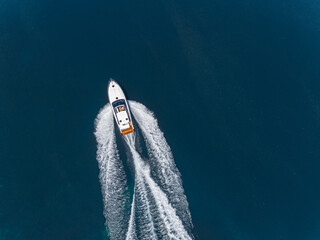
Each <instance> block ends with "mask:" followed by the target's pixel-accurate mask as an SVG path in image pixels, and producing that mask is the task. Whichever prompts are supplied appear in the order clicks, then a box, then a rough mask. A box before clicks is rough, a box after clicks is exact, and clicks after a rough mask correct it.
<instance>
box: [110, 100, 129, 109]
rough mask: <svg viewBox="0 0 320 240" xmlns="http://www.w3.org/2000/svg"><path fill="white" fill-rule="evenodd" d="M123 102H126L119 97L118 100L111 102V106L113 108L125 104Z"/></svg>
mask: <svg viewBox="0 0 320 240" xmlns="http://www.w3.org/2000/svg"><path fill="white" fill-rule="evenodd" d="M125 104H126V102H125V101H124V100H123V99H120V100H117V101H114V102H113V103H112V106H113V108H115V107H117V106H120V105H125Z"/></svg>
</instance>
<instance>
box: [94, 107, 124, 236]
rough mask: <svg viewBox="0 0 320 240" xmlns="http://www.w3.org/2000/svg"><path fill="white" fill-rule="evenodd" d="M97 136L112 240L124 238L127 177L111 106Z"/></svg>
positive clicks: (98, 125)
mask: <svg viewBox="0 0 320 240" xmlns="http://www.w3.org/2000/svg"><path fill="white" fill-rule="evenodd" d="M95 125H96V131H95V136H96V139H97V143H98V150H97V160H98V163H99V168H100V175H99V177H100V183H101V190H102V195H103V200H104V216H105V218H106V226H107V231H108V234H109V236H110V239H111V240H113V239H115V240H119V239H124V238H125V234H126V218H127V214H126V205H127V202H128V199H129V198H128V195H127V194H126V192H127V184H126V175H125V172H124V168H123V165H122V163H121V162H120V159H119V154H118V150H117V145H116V138H115V132H114V123H113V116H112V112H111V107H110V105H109V104H107V105H106V106H105V107H104V108H103V109H102V110H101V111H100V113H99V114H98V116H97V118H96V121H95Z"/></svg>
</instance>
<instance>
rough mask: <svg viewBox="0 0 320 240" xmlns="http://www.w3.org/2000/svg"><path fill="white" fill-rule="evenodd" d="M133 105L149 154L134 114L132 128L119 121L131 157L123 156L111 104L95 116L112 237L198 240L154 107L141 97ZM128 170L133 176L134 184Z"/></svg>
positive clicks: (101, 171) (102, 179)
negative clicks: (148, 106)
mask: <svg viewBox="0 0 320 240" xmlns="http://www.w3.org/2000/svg"><path fill="white" fill-rule="evenodd" d="M129 105H130V110H131V112H132V115H133V117H134V119H135V120H136V123H137V126H136V127H138V128H139V129H140V132H141V133H142V136H143V142H144V144H145V148H146V152H147V153H146V154H145V155H146V156H143V155H142V153H141V152H142V150H141V147H139V146H140V145H141V144H142V143H141V142H142V138H141V139H140V138H139V137H138V135H136V134H139V133H140V132H137V131H133V125H132V119H131V115H129V117H130V119H129V120H128V122H127V123H126V124H127V127H126V129H124V130H122V129H121V128H120V127H119V128H120V130H121V131H122V134H123V139H124V140H125V141H124V142H125V143H124V144H125V146H126V149H127V150H126V156H127V158H128V159H127V161H123V159H120V154H119V150H118V146H117V141H116V134H115V125H114V119H113V109H112V107H111V105H110V104H107V105H106V106H105V107H104V108H102V110H101V111H100V113H99V114H98V116H97V118H96V120H95V128H96V129H95V136H96V139H97V143H98V150H97V160H98V163H99V168H100V176H99V177H100V183H101V189H102V195H103V201H104V216H105V218H106V228H107V232H108V236H109V238H110V239H111V240H121V239H126V240H153V239H164V240H167V239H168V240H169V239H190V240H192V239H194V237H193V235H192V228H193V226H192V221H191V215H190V211H189V209H188V202H187V199H186V196H185V195H184V190H183V187H182V182H181V176H180V173H179V171H178V169H177V168H176V166H175V163H174V159H173V155H172V152H171V150H170V147H169V145H168V144H167V142H166V140H165V138H164V136H163V133H162V132H161V130H160V128H159V126H158V122H157V120H156V119H155V117H154V115H153V113H152V112H151V111H150V110H148V109H147V108H146V107H145V106H144V105H142V104H141V103H138V102H135V101H129ZM129 114H130V113H129ZM125 118H126V117H125ZM124 131H126V132H125V134H124ZM136 136H137V139H136ZM137 140H139V141H137ZM139 144H140V145H139ZM136 146H137V147H136ZM126 163H127V164H128V165H129V169H131V171H130V173H131V174H128V173H127V172H128V171H126V168H125V164H126ZM128 175H129V176H131V178H132V179H133V186H131V187H130V185H129V184H128V182H129V181H128V178H129V176H128Z"/></svg>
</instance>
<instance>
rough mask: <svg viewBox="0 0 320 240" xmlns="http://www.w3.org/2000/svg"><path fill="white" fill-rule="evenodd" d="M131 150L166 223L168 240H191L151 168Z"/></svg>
mask: <svg viewBox="0 0 320 240" xmlns="http://www.w3.org/2000/svg"><path fill="white" fill-rule="evenodd" d="M130 150H131V151H132V154H133V159H134V164H135V168H136V172H137V173H139V175H140V174H141V175H142V176H143V179H144V184H147V185H148V186H149V188H150V191H151V194H152V196H153V198H154V200H155V203H156V207H157V210H158V212H159V214H160V218H161V219H162V220H163V222H164V226H165V229H166V235H167V237H168V239H191V237H190V236H189V235H188V233H187V232H186V230H185V228H184V226H183V224H182V222H181V220H180V219H179V217H178V216H177V214H176V210H175V209H174V208H173V207H172V206H171V204H170V203H169V201H168V198H167V196H166V195H165V193H164V192H163V191H162V190H161V189H160V187H159V186H158V185H157V184H156V183H155V182H154V181H153V179H152V178H151V176H150V168H149V167H148V165H144V164H143V162H142V159H141V157H140V155H139V153H138V152H137V151H136V150H135V149H134V148H133V147H132V146H130ZM164 237H165V236H163V238H161V239H164ZM151 239H153V238H151Z"/></svg>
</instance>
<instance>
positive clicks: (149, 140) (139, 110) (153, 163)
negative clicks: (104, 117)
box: [129, 101, 193, 234]
mask: <svg viewBox="0 0 320 240" xmlns="http://www.w3.org/2000/svg"><path fill="white" fill-rule="evenodd" d="M129 104H130V107H131V111H132V114H133V116H134V118H135V119H136V121H137V122H138V125H139V127H140V129H141V131H142V134H143V137H144V139H145V142H146V145H147V149H148V154H149V158H150V167H151V175H152V177H153V178H154V179H155V180H156V182H157V183H158V184H159V186H160V187H161V189H163V190H164V192H165V193H166V195H167V196H168V199H169V202H170V203H171V204H172V206H173V207H174V208H175V209H177V214H178V215H179V217H180V218H181V220H182V221H183V224H184V226H185V227H186V229H187V230H188V232H189V233H190V234H191V230H192V228H193V225H192V219H191V214H190V211H189V204H188V201H187V198H186V196H185V194H184V190H183V187H182V182H181V175H180V173H179V171H178V169H177V167H176V166H175V163H174V159H173V155H172V152H171V149H170V147H169V145H168V143H167V141H166V139H165V138H164V136H163V133H162V132H161V130H160V128H159V126H158V121H157V120H156V118H155V117H154V115H153V113H152V112H151V111H150V110H149V109H147V108H146V107H145V106H144V105H143V104H141V103H138V102H135V101H129Z"/></svg>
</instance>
